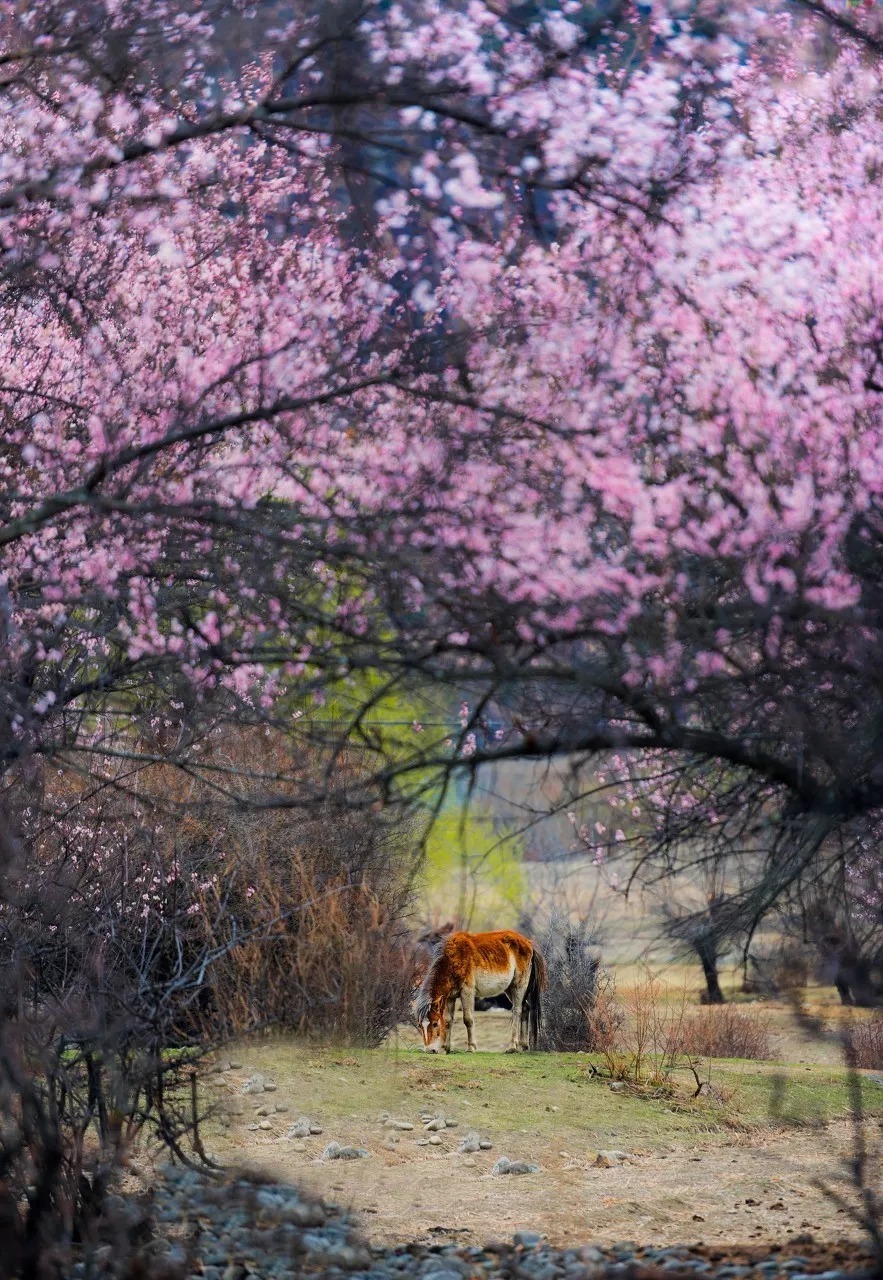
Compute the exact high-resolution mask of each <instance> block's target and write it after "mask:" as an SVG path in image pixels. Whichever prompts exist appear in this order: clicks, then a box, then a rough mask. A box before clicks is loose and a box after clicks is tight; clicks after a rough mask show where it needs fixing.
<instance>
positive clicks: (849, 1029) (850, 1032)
mask: <svg viewBox="0 0 883 1280" xmlns="http://www.w3.org/2000/svg"><path fill="white" fill-rule="evenodd" d="M841 1036H842V1039H843V1045H844V1049H845V1051H846V1056H847V1060H848V1061H849V1062H850V1063H851V1064H852V1065H853V1066H855V1067H858V1068H859V1069H860V1070H861V1069H864V1070H870V1071H880V1070H883V1013H881V1012H880V1011H875V1012H874V1013H873V1014H872V1015H871V1016H870V1017H862V1016H861V1015H857V1016H856V1015H854V1016H853V1017H851V1018H849V1019H848V1021H845V1022H844V1024H843V1027H842V1030H841Z"/></svg>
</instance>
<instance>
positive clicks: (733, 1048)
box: [591, 970, 770, 1088]
mask: <svg viewBox="0 0 883 1280" xmlns="http://www.w3.org/2000/svg"><path fill="white" fill-rule="evenodd" d="M591 1020H592V1039H593V1041H594V1047H595V1049H596V1052H598V1053H600V1054H601V1055H602V1062H603V1066H604V1070H605V1071H606V1073H607V1074H608V1075H609V1076H610V1077H611V1078H612V1079H615V1080H626V1081H630V1082H631V1083H633V1084H635V1085H637V1086H649V1087H652V1088H669V1087H670V1086H671V1084H672V1078H673V1073H674V1072H675V1071H677V1070H682V1069H683V1070H688V1071H690V1072H692V1074H693V1077H694V1079H695V1080H696V1083H697V1086H698V1085H699V1074H698V1070H699V1065H700V1062H701V1060H702V1059H704V1058H768V1057H769V1056H770V1041H769V1015H768V1014H766V1013H757V1012H755V1011H753V1010H743V1009H738V1008H735V1007H734V1006H732V1005H707V1006H704V1007H703V1008H702V1010H701V1011H697V1010H695V1009H694V1008H693V1006H692V1002H691V997H690V994H689V992H688V989H687V986H686V984H685V985H684V986H683V987H682V988H681V989H680V990H679V991H678V992H677V993H671V992H668V991H666V989H665V988H664V987H663V985H662V983H661V981H660V980H659V979H658V978H657V977H655V976H654V975H653V974H652V973H651V972H650V971H649V970H648V971H647V973H646V974H645V976H644V977H643V978H641V979H640V980H639V981H638V982H636V983H635V984H634V985H633V986H631V987H628V988H626V989H625V990H624V991H623V992H622V993H620V994H619V995H617V994H616V992H615V991H614V989H613V987H612V985H611V984H606V985H605V986H604V988H603V989H602V990H601V991H599V994H598V998H597V999H596V1001H595V1005H594V1008H593V1010H592V1014H591Z"/></svg>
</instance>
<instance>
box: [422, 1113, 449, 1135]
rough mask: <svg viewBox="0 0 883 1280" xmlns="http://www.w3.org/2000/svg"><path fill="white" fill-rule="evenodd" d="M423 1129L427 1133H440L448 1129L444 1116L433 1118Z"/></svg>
mask: <svg viewBox="0 0 883 1280" xmlns="http://www.w3.org/2000/svg"><path fill="white" fill-rule="evenodd" d="M423 1127H424V1129H425V1130H426V1132H427V1133H440V1132H441V1131H442V1129H446V1128H447V1127H448V1122H447V1121H446V1120H445V1118H444V1116H435V1117H434V1118H433V1119H432V1120H430V1121H429V1123H428V1124H425V1125H424V1126H423Z"/></svg>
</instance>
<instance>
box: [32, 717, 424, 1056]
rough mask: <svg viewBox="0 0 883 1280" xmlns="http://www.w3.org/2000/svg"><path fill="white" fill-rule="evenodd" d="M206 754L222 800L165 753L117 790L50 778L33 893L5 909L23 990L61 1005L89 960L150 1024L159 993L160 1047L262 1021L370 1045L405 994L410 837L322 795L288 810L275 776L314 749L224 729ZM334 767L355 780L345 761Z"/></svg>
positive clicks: (90, 977)
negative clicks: (24, 959)
mask: <svg viewBox="0 0 883 1280" xmlns="http://www.w3.org/2000/svg"><path fill="white" fill-rule="evenodd" d="M206 763H207V764H211V765H214V766H219V767H223V768H224V769H225V771H227V773H228V774H232V775H233V776H236V775H237V773H238V778H237V785H236V801H237V803H235V804H231V803H230V802H229V801H228V800H227V799H226V798H220V799H219V798H218V795H217V792H216V790H215V789H213V788H211V787H210V786H208V785H207V784H205V783H203V782H201V781H200V780H198V779H193V778H192V777H189V776H186V775H182V774H180V773H178V772H177V771H175V770H174V769H173V768H172V767H170V766H162V765H159V766H154V767H152V768H147V769H144V770H143V771H141V773H140V774H139V775H138V776H137V788H136V787H134V786H132V785H130V786H129V788H128V789H127V790H126V791H121V790H107V791H99V792H95V791H93V790H92V789H90V788H88V787H87V785H86V784H85V783H84V782H83V781H82V780H79V779H76V778H73V779H72V778H70V777H66V776H62V778H61V780H60V781H57V780H56V778H55V777H53V778H52V779H51V783H50V796H49V799H50V801H51V805H50V806H44V813H45V812H46V810H47V808H49V812H50V817H49V818H48V820H47V819H44V820H43V822H42V824H41V826H40V829H39V831H38V832H36V833H35V840H34V843H35V846H36V853H37V857H36V863H37V865H36V866H34V867H32V868H31V871H30V874H29V880H28V884H27V888H28V891H29V893H30V895H31V901H30V904H29V906H28V908H27V909H26V910H24V911H19V912H18V913H17V914H16V916H15V918H14V920H12V919H10V921H9V924H10V925H11V926H13V927H14V929H15V931H16V942H15V945H16V946H18V947H19V948H21V947H22V946H24V949H25V950H26V951H27V954H28V957H29V964H30V968H31V971H32V972H33V973H34V975H35V979H34V980H35V991H36V992H39V993H40V998H44V997H45V995H46V994H47V993H51V994H52V996H53V998H56V999H60V1000H69V999H70V997H71V994H72V992H74V991H75V990H76V991H79V992H81V993H82V992H83V991H84V990H86V989H88V988H89V987H90V986H91V985H94V981H95V975H96V973H97V972H98V971H99V970H100V973H101V983H102V985H103V987H104V988H105V990H107V991H108V992H110V993H111V997H110V998H111V1002H112V1003H116V1004H118V1005H120V1006H122V1005H124V1004H128V1005H131V1004H132V1001H133V995H132V992H133V991H134V992H137V993H138V995H137V1000H136V1001H135V1002H136V1004H137V1005H138V1007H139V1010H140V1009H141V1008H142V1006H144V1007H143V1013H144V1015H145V1017H147V1018H148V1019H149V1018H150V1016H151V1010H150V1008H149V1007H148V1006H149V1002H150V997H151V993H153V992H154V991H155V990H162V991H163V993H164V994H163V1003H162V1023H163V1034H164V1035H165V1036H166V1037H167V1044H168V1043H172V1044H189V1043H193V1042H198V1043H203V1042H205V1041H206V1040H216V1039H218V1038H225V1037H233V1036H237V1035H240V1034H243V1033H246V1032H248V1031H250V1030H254V1029H256V1028H260V1027H267V1026H270V1025H275V1026H277V1027H280V1028H286V1029H290V1030H296V1031H299V1032H306V1033H310V1034H317V1035H322V1036H326V1037H334V1038H339V1039H341V1040H343V1041H346V1042H351V1043H365V1044H376V1043H377V1042H378V1041H379V1040H380V1039H382V1038H383V1036H384V1035H385V1034H386V1033H387V1032H388V1031H389V1030H390V1029H391V1027H392V1026H394V1025H395V1024H396V1022H397V1021H398V1020H399V1019H400V1017H401V1016H402V1014H403V1012H404V1009H405V1007H406V1004H407V998H408V995H409V989H410V983H409V980H410V976H411V969H412V960H411V955H410V948H409V942H408V938H409V935H408V933H407V929H406V924H405V920H406V916H408V915H409V913H410V907H411V893H412V891H411V882H412V877H411V875H410V872H411V870H412V862H413V856H414V855H413V849H414V848H415V847H416V842H415V841H413V840H411V839H410V832H409V831H408V829H407V828H404V827H403V826H402V825H401V823H399V822H396V821H395V820H390V819H388V818H387V817H386V816H385V815H384V814H382V813H377V812H374V811H372V810H370V809H362V810H353V809H351V808H349V807H348V806H347V805H346V804H345V803H343V802H342V801H337V802H335V801H334V800H333V799H331V798H324V799H322V800H321V801H320V800H317V802H316V804H315V805H314V806H312V807H310V808H309V809H308V810H304V809H302V808H294V807H292V808H287V807H285V800H286V796H287V790H286V782H285V779H286V778H288V779H290V778H292V777H293V776H298V777H299V778H300V777H301V776H302V774H303V771H304V769H306V768H315V769H317V770H318V762H316V761H313V762H309V761H306V762H305V761H304V760H303V759H294V758H293V753H292V752H291V751H290V748H289V747H288V746H287V744H286V743H285V741H284V740H282V739H280V738H273V737H269V736H268V735H266V734H264V733H256V732H249V731H239V733H238V734H234V735H231V733H230V732H229V730H228V731H227V733H226V735H225V737H224V738H223V740H222V741H219V742H217V743H214V744H212V747H211V751H207V752H206ZM338 774H339V780H341V779H342V781H343V782H344V783H345V782H346V780H347V777H348V776H349V777H351V778H352V780H353V783H354V784H355V783H357V781H358V769H357V767H356V766H355V765H354V764H353V763H352V762H347V761H346V760H343V761H341V762H340V764H339V766H338ZM267 777H271V778H273V780H274V785H273V792H274V796H275V798H276V799H277V800H279V801H281V804H279V805H276V806H274V805H267V804H266V799H265V794H266V789H267V784H266V781H265V780H266V778H267ZM86 782H88V780H86ZM53 810H54V812H55V813H57V814H58V815H60V816H58V817H57V818H54V817H53V816H52V811H53ZM113 993H116V994H115V995H113ZM145 997H146V999H147V1003H146V1004H145ZM102 1016H103V1017H104V1018H105V1021H106V1016H107V1009H105V1011H104V1014H103V1015H102ZM87 1021H88V1020H87Z"/></svg>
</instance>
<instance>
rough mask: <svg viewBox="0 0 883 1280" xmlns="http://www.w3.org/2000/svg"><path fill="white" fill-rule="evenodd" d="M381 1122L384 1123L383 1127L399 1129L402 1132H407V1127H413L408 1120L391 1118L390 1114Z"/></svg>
mask: <svg viewBox="0 0 883 1280" xmlns="http://www.w3.org/2000/svg"><path fill="white" fill-rule="evenodd" d="M383 1123H384V1128H386V1129H400V1130H401V1131H402V1132H403V1133H405V1132H407V1131H408V1130H409V1129H413V1128H414V1126H413V1125H412V1124H411V1121H410V1120H393V1119H392V1117H391V1116H390V1117H388V1118H387V1119H386V1120H385V1121H384V1122H383Z"/></svg>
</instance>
